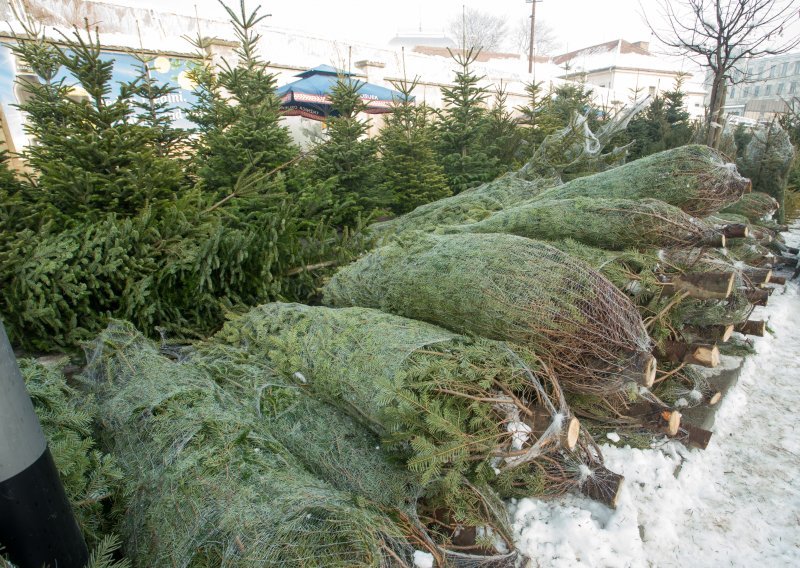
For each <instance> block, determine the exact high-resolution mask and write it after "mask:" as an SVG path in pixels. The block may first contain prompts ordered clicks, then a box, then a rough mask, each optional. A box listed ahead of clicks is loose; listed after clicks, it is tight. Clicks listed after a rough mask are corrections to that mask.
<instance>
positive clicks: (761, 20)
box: [643, 0, 800, 148]
mask: <svg viewBox="0 0 800 568" xmlns="http://www.w3.org/2000/svg"><path fill="white" fill-rule="evenodd" d="M659 7H660V10H661V15H662V16H663V19H664V21H665V22H666V28H657V27H655V26H654V25H653V22H652V21H651V18H647V16H646V15H645V18H646V19H647V23H648V25H649V26H650V29H651V31H652V32H653V34H654V35H655V36H656V38H658V40H659V41H661V42H662V43H664V44H665V45H666V46H668V47H670V48H673V49H675V50H676V51H677V52H678V53H680V54H681V55H685V56H687V57H689V58H691V59H693V60H694V61H696V62H698V63H700V64H701V65H703V66H704V67H706V68H708V69H709V71H710V72H711V75H712V79H711V94H710V98H709V108H708V112H707V113H706V118H705V128H706V138H705V142H706V144H707V145H708V146H711V147H712V148H717V147H719V142H720V137H721V134H722V120H723V107H724V105H725V97H726V93H727V88H728V85H729V84H730V85H733V84H736V83H739V82H743V81H746V80H748V77H746V76H741V77H740V76H738V74H736V75H735V74H734V73H732V71H733V69H734V68H735V67H736V65H737V64H738V63H739V62H740V61H743V60H747V59H752V58H756V57H760V56H763V55H777V54H780V53H786V52H787V51H789V50H791V49H793V48H794V47H796V46H797V45H798V44H800V37H798V36H797V35H796V34H791V33H787V34H786V36H784V28H788V27H789V25H790V24H791V23H792V22H793V21H795V20H797V19H798V12H797V6H796V5H795V4H794V3H793V2H792V1H791V0H659ZM643 11H644V10H643Z"/></svg>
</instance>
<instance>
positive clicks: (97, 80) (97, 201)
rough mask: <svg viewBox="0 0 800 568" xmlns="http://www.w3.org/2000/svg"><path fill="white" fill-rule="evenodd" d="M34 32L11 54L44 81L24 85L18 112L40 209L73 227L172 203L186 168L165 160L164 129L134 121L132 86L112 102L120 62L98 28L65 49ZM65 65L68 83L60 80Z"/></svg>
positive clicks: (79, 35) (69, 40) (75, 36)
mask: <svg viewBox="0 0 800 568" xmlns="http://www.w3.org/2000/svg"><path fill="white" fill-rule="evenodd" d="M28 31H29V36H30V39H28V38H26V39H19V40H18V41H17V42H16V43H14V44H12V45H11V49H12V50H13V51H14V53H15V54H16V55H17V56H19V57H20V58H22V59H23V60H25V61H26V62H28V64H29V65H31V67H32V69H33V71H34V73H36V75H37V76H38V77H39V82H30V81H29V82H25V83H23V84H22V86H23V88H24V89H25V90H26V92H27V94H28V97H27V100H26V102H24V103H22V104H21V105H19V107H20V109H21V110H22V111H24V112H25V113H26V114H27V121H26V125H25V129H26V133H27V134H28V135H29V136H30V137H31V138H32V139H33V140H35V143H33V144H30V145H29V146H28V147H27V149H26V150H25V152H24V153H23V156H24V158H25V159H26V160H27V163H28V165H29V167H30V168H31V169H33V170H34V171H35V172H36V175H35V178H34V179H35V189H34V190H33V193H32V196H31V198H32V199H33V200H34V201H36V202H37V203H38V204H39V206H40V208H41V211H40V212H44V211H45V210H46V211H47V215H48V216H50V217H51V218H60V219H61V220H62V222H69V221H72V220H77V219H82V218H91V219H99V218H100V217H102V216H103V215H105V214H106V213H110V212H113V213H116V214H118V215H122V216H131V215H136V214H137V213H138V212H139V211H141V210H143V209H144V208H145V207H147V206H152V205H155V204H158V203H163V202H168V201H171V200H174V199H175V198H176V197H177V196H178V195H179V194H180V193H181V192H182V190H183V186H182V183H183V176H182V173H181V170H180V166H179V164H178V163H177V162H175V161H174V160H171V159H169V158H168V157H165V156H161V155H159V152H158V149H157V147H158V142H157V137H158V129H154V128H149V127H148V126H147V125H143V124H140V123H139V122H138V121H137V120H136V118H135V109H134V106H133V96H134V93H135V90H136V85H135V84H134V83H127V84H125V83H123V84H121V85H119V90H120V92H119V96H118V97H117V98H116V99H115V100H113V101H112V100H110V96H111V91H112V73H113V66H114V63H113V61H111V60H104V59H102V58H101V57H100V39H99V36H98V32H97V30H94V32H92V30H91V29H90V28H89V27H88V25H87V28H86V30H85V36H84V34H83V33H81V32H79V31H78V30H75V31H74V33H73V34H72V36H71V37H66V36H65V37H64V38H63V41H64V43H65V44H66V48H60V47H57V46H54V45H52V44H50V43H48V42H47V41H46V40H45V39H44V37H43V36H42V35H41V34H36V33H32V30H28ZM62 66H63V68H64V69H65V70H66V71H67V76H68V78H67V79H59V80H56V79H55V77H56V75H57V74H58V72H59V70H60V69H61V68H62ZM73 81H77V83H75V84H73Z"/></svg>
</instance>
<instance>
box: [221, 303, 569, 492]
mask: <svg viewBox="0 0 800 568" xmlns="http://www.w3.org/2000/svg"><path fill="white" fill-rule="evenodd" d="M215 339H216V340H217V341H225V342H228V343H231V344H234V345H239V346H246V348H247V349H248V351H251V352H261V353H263V354H264V357H265V358H268V359H269V360H271V361H272V362H273V363H274V365H275V366H276V369H277V370H278V371H279V373H281V374H282V375H284V376H287V377H294V380H295V382H296V383H297V384H298V385H300V386H303V387H304V388H307V389H309V390H310V391H311V392H312V393H313V395H314V396H315V397H317V398H321V399H323V400H327V401H330V402H331V403H332V404H335V405H338V406H340V407H341V408H343V409H344V410H346V412H348V413H349V414H351V415H353V416H356V417H358V418H359V419H360V420H361V421H362V422H363V423H364V424H366V425H368V426H369V428H370V429H371V430H372V431H373V432H375V433H376V434H378V435H380V436H381V438H382V439H383V442H384V443H385V444H388V445H389V446H390V447H392V448H394V450H395V452H396V453H397V455H398V456H400V457H402V458H403V459H404V461H405V463H406V464H407V466H408V468H409V469H410V470H411V471H413V472H415V473H417V474H419V475H420V479H421V482H422V483H423V484H424V485H427V484H429V483H431V482H432V481H434V480H437V479H442V480H443V481H442V483H445V484H447V483H450V482H451V481H454V480H458V479H459V478H460V477H461V476H467V477H468V478H469V479H471V480H473V481H477V482H480V483H483V482H487V481H488V482H491V481H492V480H493V479H494V478H495V477H496V475H497V473H496V472H497V471H500V472H502V471H505V470H509V469H512V468H515V467H518V466H520V465H523V464H526V463H528V462H530V461H533V460H534V459H536V458H537V457H538V456H540V455H541V454H543V453H545V452H548V451H551V450H553V449H555V448H557V446H558V445H559V439H560V437H561V431H562V429H563V428H564V426H565V425H566V421H567V419H568V418H569V411H568V409H567V407H566V403H565V401H564V398H563V396H562V395H561V391H560V389H559V387H558V384H557V383H556V382H555V381H554V380H552V379H549V378H547V375H546V373H545V372H544V371H542V370H541V369H539V368H537V365H538V361H537V359H536V357H535V356H534V355H533V354H532V353H530V352H525V350H520V351H522V352H523V353H524V360H523V357H521V356H520V355H518V354H517V353H516V352H515V351H512V350H510V349H509V348H508V347H506V346H504V345H503V344H500V343H497V342H494V341H489V340H486V339H481V338H475V339H468V338H465V337H461V336H457V335H455V334H453V333H450V332H448V331H445V330H443V329H441V328H438V327H436V326H433V325H430V324H427V323H423V322H418V321H414V320H409V319H406V318H402V317H399V316H395V315H391V314H387V313H383V312H380V311H377V310H372V309H364V308H343V309H331V308H324V307H309V306H304V305H300V304H267V305H264V306H260V307H258V308H255V309H253V310H251V311H250V312H249V313H247V314H246V315H244V316H242V317H240V318H237V319H236V320H234V321H232V322H229V323H228V324H226V326H225V327H224V328H223V330H222V331H221V332H220V333H219V334H217V335H216V336H215ZM525 361H527V362H525ZM541 377H544V378H541ZM537 413H540V414H543V416H534V415H535V414H537ZM526 418H530V419H531V420H534V419H543V420H540V423H541V422H543V423H544V425H545V426H546V427H545V428H543V429H541V430H540V431H535V429H532V428H531V427H530V426H529V425H525V422H524V420H525V419H526ZM449 478H452V479H449Z"/></svg>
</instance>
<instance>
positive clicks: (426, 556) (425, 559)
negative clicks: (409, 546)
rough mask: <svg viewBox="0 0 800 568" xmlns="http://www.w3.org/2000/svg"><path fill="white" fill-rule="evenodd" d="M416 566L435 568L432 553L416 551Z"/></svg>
mask: <svg viewBox="0 0 800 568" xmlns="http://www.w3.org/2000/svg"><path fill="white" fill-rule="evenodd" d="M414 566H416V567H417V568H433V554H431V553H430V552H422V551H421V550H415V551H414Z"/></svg>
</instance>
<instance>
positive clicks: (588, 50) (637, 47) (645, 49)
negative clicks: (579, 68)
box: [553, 39, 652, 65]
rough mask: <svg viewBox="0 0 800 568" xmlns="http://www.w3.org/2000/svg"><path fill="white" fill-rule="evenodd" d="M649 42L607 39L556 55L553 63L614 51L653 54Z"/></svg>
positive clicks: (615, 52) (617, 52) (558, 63)
mask: <svg viewBox="0 0 800 568" xmlns="http://www.w3.org/2000/svg"><path fill="white" fill-rule="evenodd" d="M649 48H650V46H649V44H648V43H647V42H646V41H636V42H633V43H631V42H628V41H625V40H624V39H615V40H613V41H607V42H605V43H599V44H597V45H592V46H589V47H584V48H581V49H577V50H575V51H570V52H569V53H563V54H561V55H556V56H555V57H553V63H555V64H556V65H561V64H562V63H566V62H567V61H571V60H572V59H577V58H579V57H587V56H590V55H601V54H606V53H614V54H628V53H632V54H636V55H649V56H652V53H650V51H649Z"/></svg>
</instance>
